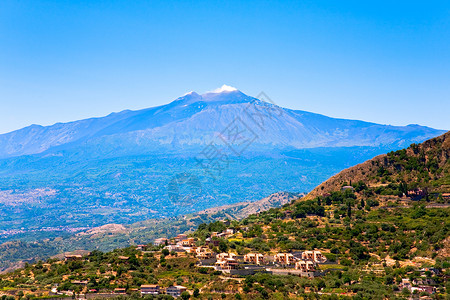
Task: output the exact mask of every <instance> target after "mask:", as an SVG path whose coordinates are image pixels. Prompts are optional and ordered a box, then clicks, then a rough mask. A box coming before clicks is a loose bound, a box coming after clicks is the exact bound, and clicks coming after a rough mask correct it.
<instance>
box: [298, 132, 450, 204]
mask: <svg viewBox="0 0 450 300" xmlns="http://www.w3.org/2000/svg"><path fill="white" fill-rule="evenodd" d="M449 157H450V132H447V133H445V134H443V135H441V136H439V137H436V138H433V139H430V140H427V141H425V142H423V143H421V144H412V145H411V146H410V147H408V148H407V149H402V150H398V151H395V152H390V153H387V154H383V155H379V156H377V157H375V158H374V159H371V160H369V161H366V162H364V163H362V164H359V165H357V166H354V167H351V168H349V169H346V170H344V171H342V172H340V173H339V174H337V175H335V176H333V177H331V178H330V179H328V180H327V181H325V182H323V183H322V184H320V185H319V186H318V187H316V188H315V189H314V190H312V191H311V192H310V193H309V194H308V195H307V196H306V197H305V199H311V198H314V197H317V196H321V195H323V194H327V193H330V192H332V191H336V190H339V189H340V187H341V186H342V185H343V184H344V185H345V184H349V183H351V182H353V183H357V182H359V181H363V182H364V183H365V184H366V185H369V186H381V187H382V186H386V185H388V184H389V183H391V184H397V185H399V184H400V183H401V182H404V183H407V186H406V187H407V189H406V192H407V191H408V190H413V189H416V188H420V189H427V191H428V192H429V193H448V192H450V162H449ZM402 192H405V191H402Z"/></svg>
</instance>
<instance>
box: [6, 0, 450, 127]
mask: <svg viewBox="0 0 450 300" xmlns="http://www.w3.org/2000/svg"><path fill="white" fill-rule="evenodd" d="M222 84H228V85H231V86H235V87H237V88H238V89H240V90H242V91H243V92H244V93H247V94H249V95H252V96H256V94H258V93H259V92H260V91H265V92H266V93H267V94H268V95H269V96H270V97H271V98H272V99H273V101H274V102H276V103H277V104H279V105H281V106H283V107H289V108H293V109H302V110H306V111H311V112H316V113H321V114H325V115H329V116H333V117H340V118H351V119H361V120H366V121H372V122H377V123H383V124H394V125H407V124H411V123H413V124H421V125H427V126H431V127H435V128H440V129H450V2H449V1H380V0H378V1H360V0H357V1H317V0H312V1H287V0H283V1H232V0H227V1H225V0H223V1H211V0H209V1H168V0H166V1H75V0H72V1H64V0H55V1H41V0H32V1H19V0H17V1H10V0H2V1H0V133H4V132H8V131H12V130H15V129H18V128H21V127H24V126H27V125H30V124H42V125H49V124H53V123H56V122H67V121H72V120H77V119H82V118H87V117H93V116H103V115H107V114H109V113H110V112H113V111H120V110H124V109H140V108H146V107H151V106H156V105H161V104H165V103H168V102H170V101H172V100H173V99H175V98H176V97H178V96H180V95H182V94H184V93H186V92H188V91H191V90H194V91H197V92H199V93H201V92H204V91H207V90H212V89H215V88H217V87H219V86H221V85H222Z"/></svg>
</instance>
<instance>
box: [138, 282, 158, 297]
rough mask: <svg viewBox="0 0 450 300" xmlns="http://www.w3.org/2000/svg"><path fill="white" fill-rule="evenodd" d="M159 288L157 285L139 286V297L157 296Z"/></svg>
mask: <svg viewBox="0 0 450 300" xmlns="http://www.w3.org/2000/svg"><path fill="white" fill-rule="evenodd" d="M160 289H161V288H160V287H159V285H157V284H143V285H141V295H159V293H160Z"/></svg>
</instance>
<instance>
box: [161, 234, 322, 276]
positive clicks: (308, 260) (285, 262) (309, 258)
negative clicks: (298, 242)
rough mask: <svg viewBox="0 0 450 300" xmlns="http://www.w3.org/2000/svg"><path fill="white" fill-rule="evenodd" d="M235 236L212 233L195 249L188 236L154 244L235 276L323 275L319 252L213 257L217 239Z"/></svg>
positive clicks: (192, 239)
mask: <svg viewBox="0 0 450 300" xmlns="http://www.w3.org/2000/svg"><path fill="white" fill-rule="evenodd" d="M233 234H234V230H233V229H226V230H225V231H223V232H220V233H218V232H213V233H212V234H211V236H210V237H208V238H207V239H206V240H205V245H204V246H196V243H195V240H194V238H191V237H188V236H187V235H186V234H179V235H177V236H176V237H175V238H174V239H171V240H169V239H166V238H159V239H156V240H155V241H154V245H156V246H164V248H165V249H167V250H169V251H171V252H172V251H174V252H186V253H192V254H194V255H195V257H196V258H198V259H199V264H200V265H203V266H209V267H213V268H215V269H216V270H219V271H222V272H224V273H228V274H233V275H247V274H253V273H255V272H279V271H280V269H283V268H284V269H289V274H298V275H300V276H306V277H315V276H318V275H319V274H320V273H319V272H318V271H317V264H319V263H325V262H326V258H325V256H324V255H322V253H321V252H320V251H304V252H298V253H276V254H275V255H263V254H261V253H248V254H246V255H244V256H238V255H236V254H235V253H218V254H216V253H214V252H213V251H212V250H211V247H210V246H214V247H217V246H218V244H219V239H218V238H227V237H229V236H231V235H233Z"/></svg>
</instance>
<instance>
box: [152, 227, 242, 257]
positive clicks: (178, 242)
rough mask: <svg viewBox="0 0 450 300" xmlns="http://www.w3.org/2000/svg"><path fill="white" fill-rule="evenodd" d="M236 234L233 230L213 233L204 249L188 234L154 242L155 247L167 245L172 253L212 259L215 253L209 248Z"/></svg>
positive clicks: (166, 247) (206, 241)
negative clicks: (184, 253)
mask: <svg viewBox="0 0 450 300" xmlns="http://www.w3.org/2000/svg"><path fill="white" fill-rule="evenodd" d="M233 234H234V230H233V229H230V228H229V229H226V230H225V231H223V232H220V233H219V232H212V233H211V236H210V237H208V238H207V239H206V240H205V246H204V247H197V246H196V245H195V240H194V238H191V237H188V236H187V235H186V234H179V235H177V236H176V237H175V238H174V239H172V240H169V239H166V238H159V239H156V240H155V241H154V243H153V244H154V245H155V246H161V245H165V246H164V248H165V249H167V250H169V251H170V252H172V251H174V252H187V253H194V254H195V256H196V257H197V258H199V259H210V258H213V257H214V253H213V252H212V251H211V249H210V248H209V246H210V245H212V246H215V247H217V246H218V245H219V239H218V238H227V237H229V236H231V235H233Z"/></svg>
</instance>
